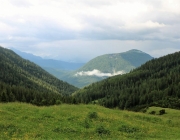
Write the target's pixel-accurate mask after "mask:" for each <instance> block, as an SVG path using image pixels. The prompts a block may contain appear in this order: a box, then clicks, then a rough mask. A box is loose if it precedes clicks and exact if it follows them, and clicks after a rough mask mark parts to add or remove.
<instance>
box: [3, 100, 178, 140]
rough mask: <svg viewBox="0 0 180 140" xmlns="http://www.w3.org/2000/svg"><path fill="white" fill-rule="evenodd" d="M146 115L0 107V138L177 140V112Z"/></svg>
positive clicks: (77, 108)
mask: <svg viewBox="0 0 180 140" xmlns="http://www.w3.org/2000/svg"><path fill="white" fill-rule="evenodd" d="M152 110H153V111H156V112H157V113H156V114H158V111H159V110H161V108H157V107H152V108H150V109H149V110H147V112H146V113H135V112H129V111H120V110H112V109H107V108H104V107H101V106H98V105H66V104H63V105H60V106H51V107H37V106H33V105H29V104H22V103H8V104H0V139H3V140H6V139H23V140H24V139H53V140H54V139H121V140H125V139H142V140H145V139H180V133H179V132H180V128H179V126H180V121H179V119H180V111H178V110H173V109H165V110H166V114H164V115H150V114H149V112H151V111H152Z"/></svg>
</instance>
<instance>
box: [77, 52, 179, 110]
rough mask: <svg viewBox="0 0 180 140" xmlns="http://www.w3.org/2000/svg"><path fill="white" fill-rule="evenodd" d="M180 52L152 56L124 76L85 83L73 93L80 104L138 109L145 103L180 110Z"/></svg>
mask: <svg viewBox="0 0 180 140" xmlns="http://www.w3.org/2000/svg"><path fill="white" fill-rule="evenodd" d="M179 71H180V52H176V53H174V54H169V55H166V56H163V57H160V58H158V59H157V58H156V59H152V60H150V61H148V62H146V63H145V64H143V65H141V66H140V67H138V68H136V69H134V70H132V71H131V72H130V73H127V74H124V75H117V76H113V77H110V78H107V79H104V80H102V81H99V82H97V83H93V84H91V85H89V86H86V87H85V88H83V89H80V90H79V91H77V92H75V93H74V96H75V97H77V100H79V101H82V102H83V103H89V102H92V101H93V102H97V103H99V104H100V105H103V106H105V107H109V108H114V107H118V108H120V109H129V110H139V109H141V108H145V107H147V106H152V105H155V106H160V107H169V108H175V109H180V108H179V107H180V90H179V86H180V74H179Z"/></svg>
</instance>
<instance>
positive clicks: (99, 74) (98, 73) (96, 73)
mask: <svg viewBox="0 0 180 140" xmlns="http://www.w3.org/2000/svg"><path fill="white" fill-rule="evenodd" d="M124 73H125V72H124V71H117V72H113V73H103V72H101V71H99V70H97V69H94V70H92V71H81V72H77V73H76V74H75V76H97V77H111V76H115V75H120V74H124Z"/></svg>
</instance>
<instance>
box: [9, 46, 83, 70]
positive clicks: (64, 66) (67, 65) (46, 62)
mask: <svg viewBox="0 0 180 140" xmlns="http://www.w3.org/2000/svg"><path fill="white" fill-rule="evenodd" d="M12 50H13V51H14V52H16V53H17V54H18V55H20V56H21V57H23V58H24V59H28V60H30V61H32V62H34V63H36V64H37V65H39V66H41V67H42V68H44V69H49V68H52V69H61V70H76V69H78V68H80V67H81V66H83V65H84V63H73V62H64V61H61V60H54V59H43V58H41V57H39V56H35V55H33V54H30V53H25V52H21V51H19V50H16V49H12Z"/></svg>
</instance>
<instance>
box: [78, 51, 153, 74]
mask: <svg viewBox="0 0 180 140" xmlns="http://www.w3.org/2000/svg"><path fill="white" fill-rule="evenodd" d="M151 59H153V57H151V56H150V55H149V54H146V53H144V52H142V51H139V50H135V49H133V50H130V51H127V52H124V53H114V54H105V55H102V56H98V57H96V58H94V59H92V60H91V61H89V62H88V63H86V64H85V65H84V66H83V67H82V68H80V69H79V70H78V71H92V70H94V69H97V70H100V71H101V72H104V73H113V72H114V71H116V72H117V71H125V72H126V73H127V72H129V71H130V70H132V69H134V68H136V67H138V66H140V65H142V64H144V63H145V62H147V61H148V60H151Z"/></svg>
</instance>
